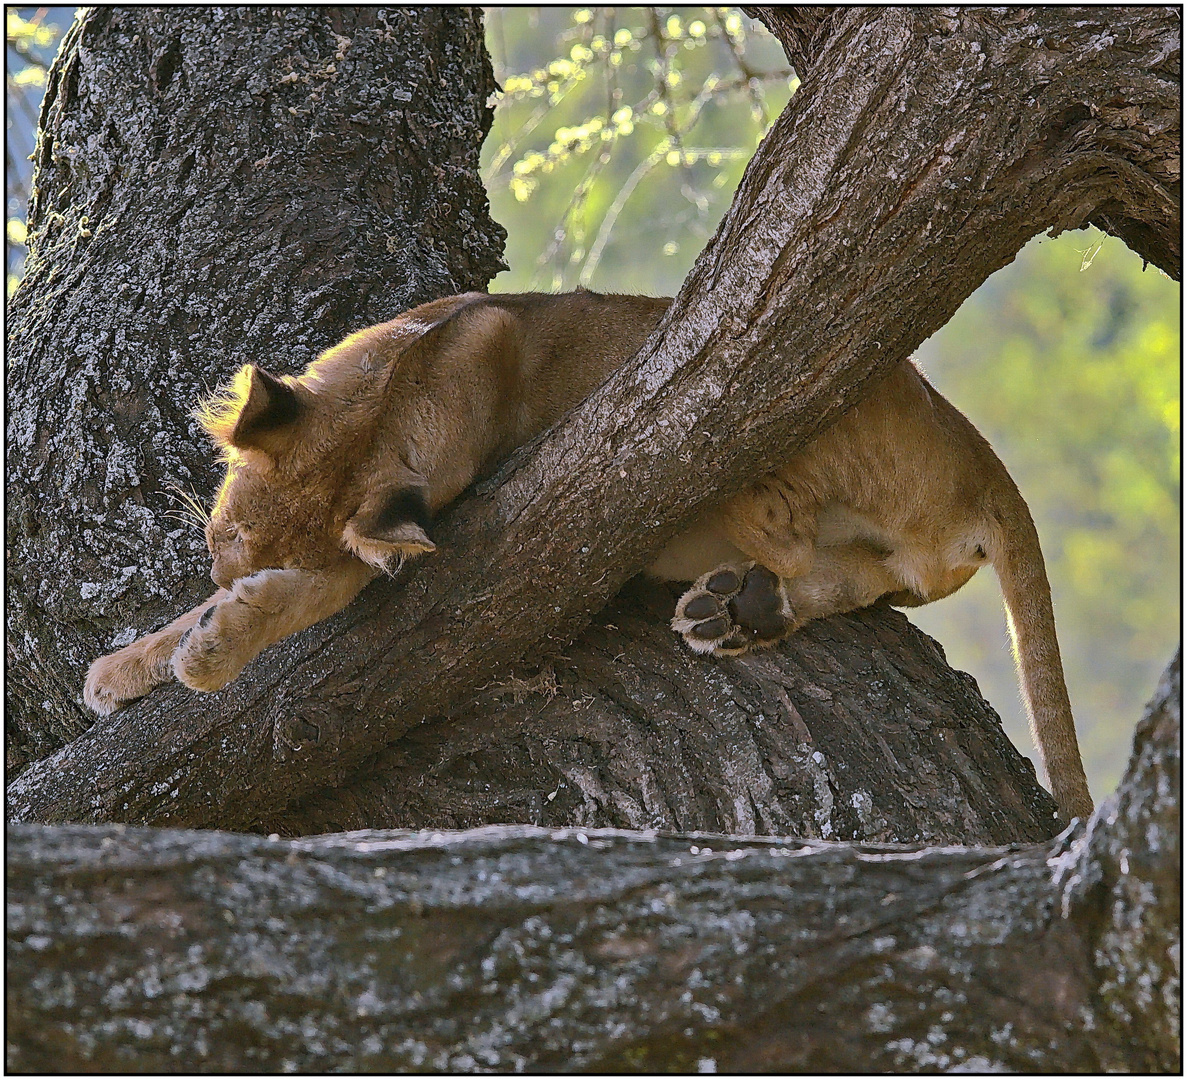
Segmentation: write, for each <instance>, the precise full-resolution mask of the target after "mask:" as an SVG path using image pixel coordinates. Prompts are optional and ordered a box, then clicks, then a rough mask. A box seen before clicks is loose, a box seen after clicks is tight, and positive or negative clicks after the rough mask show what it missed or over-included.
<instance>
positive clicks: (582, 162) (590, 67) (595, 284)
mask: <svg viewBox="0 0 1187 1080" xmlns="http://www.w3.org/2000/svg"><path fill="white" fill-rule="evenodd" d="M72 12H73V9H72V8H41V9H33V8H28V9H12V8H10V9H8V12H7V18H8V26H7V33H8V45H9V50H10V55H9V61H10V63H9V74H8V94H9V142H8V143H7V144H6V155H7V169H8V182H9V191H8V213H7V236H8V241H9V259H8V267H9V270H8V273H9V282H8V290H9V292H10V293H11V291H12V289H13V288H14V287H15V283H16V281H17V280H19V275H20V273H21V272H22V266H21V263H22V261H23V257H24V247H23V241H24V236H25V222H24V212H25V210H24V204H25V201H26V199H27V197H28V175H29V171H30V168H31V166H30V165H29V163H28V162H27V161H24V160H23V158H24V156H25V155H26V154H28V153H29V152H31V150H32V132H33V128H34V127H35V123H36V112H37V106H38V101H39V99H40V95H41V91H42V88H43V87H44V77H45V70H46V68H47V67H48V63H49V60H50V59H51V58H52V55H53V52H54V50H55V48H56V45H57V41H58V39H59V38H60V36H61V33H62V32H63V31H64V29H65V26H66V25H67V24H68V22H69V18H70V15H71V14H72ZM22 13H23V14H24V16H25V17H24V18H22V17H21V15H22ZM487 42H488V45H489V47H490V50H491V53H492V57H493V60H494V65H495V73H496V78H497V79H498V80H499V82H500V83H501V85H502V87H503V93H502V95H501V96H500V98H499V103H498V107H497V109H496V111H495V118H494V122H493V126H492V130H491V134H490V136H489V138H488V139H487V140H486V143H485V145H484V149H483V169H484V178H485V180H486V183H487V186H488V189H489V190H490V195H491V203H492V212H493V214H494V216H495V218H496V219H497V220H499V221H500V222H502V223H503V224H504V225H505V226H506V227H507V229H508V234H509V235H508V242H507V252H506V258H507V261H508V264H509V266H510V269H509V270H508V271H506V272H505V273H503V274H501V275H500V276H499V277H498V278H497V279H496V280H495V282H493V283H492V287H493V288H495V289H498V290H501V291H515V290H519V289H525V288H562V287H564V288H569V287H573V286H574V285H576V284H582V285H586V286H588V287H592V288H599V289H603V290H608V291H617V292H629V291H639V292H649V293H652V294H662V293H672V292H675V291H676V289H677V288H678V287H679V284H680V282H681V281H682V280H683V278H684V276H685V275H686V273H687V271H688V268H689V267H690V266H691V264H692V260H693V258H694V257H695V255H696V253H697V251H698V250H699V249H700V247H701V245H702V244H703V242H704V240H705V239H706V238H707V237H708V235H709V234H710V233H711V232H712V230H713V229H714V228H716V226H717V222H718V220H719V218H720V215H721V214H722V213H723V212H724V210H725V208H726V207H727V206H728V203H729V199H730V197H731V195H732V193H733V190H734V188H735V187H736V186H737V183H738V180H739V179H740V177H741V173H742V169H743V167H744V165H745V162H746V160H747V159H748V158H749V156H750V154H751V153H752V152H753V149H754V146H755V145H757V142H758V141H759V140H760V139H761V137H762V135H763V134H764V133H765V131H766V129H767V127H768V126H769V124H770V122H771V121H772V120H773V118H774V117H775V116H776V115H778V112H779V110H780V109H781V108H782V106H783V105H784V104H785V102H786V100H787V97H788V94H789V92H791V91H794V88H795V87H796V86H798V85H799V80H798V78H797V77H796V75H795V74H794V72H791V70H790V68H789V67H788V65H787V60H786V57H785V56H784V54H783V52H782V50H781V49H780V48H779V46H778V44H777V43H776V42H775V41H774V39H773V38H772V37H771V36H770V34H769V33H768V32H767V31H766V29H765V28H764V27H763V26H762V24H761V23H758V22H753V21H751V20H750V19H747V18H745V17H743V16H742V15H740V14H739V13H738V12H737V10H736V9H732V8H663V9H655V8H651V9H648V8H507V9H502V8H492V9H491V10H490V12H489V16H488V19H487ZM1141 267H1142V264H1141V261H1140V260H1139V259H1138V258H1137V257H1136V256H1135V255H1133V253H1132V252H1130V251H1128V249H1126V248H1125V246H1124V245H1123V244H1122V243H1121V242H1119V241H1118V240H1116V239H1115V238H1110V237H1106V236H1104V235H1103V234H1100V233H1097V232H1094V231H1088V232H1086V233H1079V232H1076V233H1069V234H1065V235H1064V236H1061V237H1059V238H1057V239H1055V240H1043V241H1035V242H1033V243H1032V244H1031V245H1030V246H1028V247H1027V248H1026V249H1025V250H1024V251H1023V252H1022V253H1021V255H1020V256H1019V258H1018V260H1017V261H1016V262H1015V263H1014V265H1012V266H1011V267H1009V268H1007V269H1005V270H1003V271H999V273H998V274H996V275H994V277H993V278H991V279H990V280H989V281H988V282H987V283H986V284H985V285H984V286H983V287H982V288H981V289H980V290H978V291H977V292H976V293H975V294H974V295H973V296H972V297H970V298H969V300H968V302H967V303H966V305H965V306H964V307H963V308H962V309H961V311H960V312H959V313H958V314H957V316H956V317H955V318H954V319H953V320H952V322H950V323H949V324H948V325H947V326H945V327H944V328H943V329H942V330H941V331H940V332H939V333H938V334H937V335H936V337H935V338H933V339H932V340H931V341H929V342H927V343H926V344H925V345H924V346H922V347H921V349H920V352H919V356H920V359H921V360H922V362H923V364H924V367H925V368H926V369H927V371H928V374H929V376H930V377H931V378H932V380H933V381H934V382H936V384H937V385H938V386H939V388H940V389H941V390H942V391H943V392H944V394H945V395H946V396H948V397H949V398H950V399H951V400H953V401H955V402H956V403H957V404H958V406H959V407H960V408H962V409H963V410H964V411H965V412H966V413H968V414H969V415H970V417H971V418H972V419H973V421H974V422H975V423H976V424H977V426H978V427H979V428H980V429H981V430H982V431H983V432H984V433H985V434H986V435H987V436H988V437H989V439H990V441H991V442H992V443H993V445H994V446H995V447H996V448H997V450H998V452H999V454H1000V455H1001V456H1002V457H1003V458H1004V460H1005V461H1006V462H1007V464H1008V466H1009V467H1010V469H1011V472H1012V473H1013V474H1014V475H1015V477H1016V479H1017V480H1018V482H1019V484H1020V486H1021V487H1022V490H1023V491H1024V492H1025V493H1026V495H1027V498H1028V500H1029V501H1030V503H1031V507H1032V510H1033V512H1034V514H1035V517H1036V519H1037V521H1038V524H1039V529H1040V533H1041V535H1042V537H1043V540H1044V551H1045V553H1046V557H1047V562H1048V572H1049V575H1050V577H1051V579H1052V587H1053V591H1054V595H1055V601H1056V612H1057V618H1058V622H1059V629H1060V640H1061V642H1062V644H1063V650H1064V664H1065V668H1066V672H1067V679H1068V687H1069V693H1070V694H1071V697H1072V704H1073V708H1074V711H1075V714H1076V717H1077V722H1078V725H1079V727H1080V730H1081V739H1082V748H1083V752H1084V757H1085V765H1086V768H1087V770H1088V775H1089V780H1090V782H1091V784H1092V787H1093V789H1094V791H1095V792H1096V793H1097V795H1098V796H1099V795H1102V794H1104V793H1105V792H1108V791H1110V790H1112V788H1113V787H1114V786H1115V784H1116V782H1117V779H1118V777H1119V775H1120V769H1121V767H1122V765H1123V763H1124V761H1125V758H1126V755H1127V753H1128V746H1129V738H1130V732H1131V729H1132V725H1133V718H1134V717H1135V716H1136V715H1137V710H1138V707H1139V706H1140V704H1141V703H1142V702H1143V701H1144V700H1145V698H1146V696H1147V694H1148V692H1149V687H1150V686H1151V685H1152V682H1153V680H1154V679H1155V677H1156V676H1157V673H1158V671H1159V670H1160V667H1161V659H1160V658H1161V657H1163V656H1165V655H1166V653H1167V651H1168V650H1169V649H1170V648H1171V646H1172V644H1173V642H1174V641H1175V640H1176V638H1177V633H1178V625H1179V610H1178V607H1177V606H1175V605H1169V604H1167V602H1166V598H1167V597H1168V596H1171V595H1176V596H1177V595H1178V592H1179V570H1180V563H1179V542H1178V537H1179V529H1178V519H1179V514H1180V484H1179V475H1180V469H1179V461H1178V456H1177V447H1178V440H1179V434H1180V433H1179V422H1178V421H1179V407H1180V406H1179V397H1178V388H1179V364H1178V357H1179V349H1180V334H1179V330H1180V326H1179V320H1178V317H1177V312H1178V304H1179V287H1178V285H1177V284H1176V283H1173V282H1171V281H1169V280H1168V279H1167V278H1166V277H1165V275H1162V274H1161V273H1160V272H1158V271H1157V270H1154V269H1145V270H1144V272H1143V269H1141ZM910 617H911V619H912V620H913V621H915V622H917V623H918V624H919V625H920V626H922V627H923V628H924V629H925V630H927V631H928V632H929V633H932V634H933V635H935V636H936V637H937V638H939V640H940V641H942V642H943V643H944V646H945V648H946V649H947V652H948V655H949V658H950V660H951V661H952V663H953V664H954V665H955V666H956V667H958V668H963V669H965V670H968V671H970V672H972V673H973V674H974V675H976V677H977V679H978V681H979V682H980V683H981V686H982V689H983V691H984V692H985V693H986V695H987V696H988V697H989V699H990V700H991V701H992V702H993V704H994V706H995V707H996V709H997V710H998V711H999V712H1000V714H1001V715H1002V717H1003V720H1004V721H1005V723H1006V727H1007V731H1008V732H1009V733H1010V735H1011V737H1012V738H1013V740H1014V742H1015V744H1016V745H1019V746H1022V747H1027V746H1028V745H1029V742H1028V736H1027V733H1026V720H1025V715H1024V713H1023V711H1022V708H1021V703H1020V702H1019V700H1018V696H1017V689H1016V680H1015V675H1014V671H1013V665H1012V662H1011V660H1010V656H1009V645H1008V639H1007V637H1006V635H1005V630H1004V622H1003V620H1002V618H1001V607H1000V594H999V592H998V589H997V585H996V582H995V581H993V580H992V578H991V577H990V575H986V574H981V575H978V576H977V577H976V578H974V579H973V581H972V582H971V583H970V584H969V585H968V586H966V588H965V589H963V590H962V591H961V592H960V593H958V594H957V595H956V596H955V597H952V598H950V599H948V600H946V601H945V602H944V603H942V604H939V605H932V606H930V607H927V608H924V609H916V610H914V611H912V612H911V613H910Z"/></svg>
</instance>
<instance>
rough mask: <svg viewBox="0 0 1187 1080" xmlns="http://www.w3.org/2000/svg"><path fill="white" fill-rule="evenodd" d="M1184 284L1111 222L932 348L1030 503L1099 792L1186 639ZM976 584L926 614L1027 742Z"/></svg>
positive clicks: (946, 387)
mask: <svg viewBox="0 0 1187 1080" xmlns="http://www.w3.org/2000/svg"><path fill="white" fill-rule="evenodd" d="M1179 295H1180V289H1179V286H1178V285H1177V284H1175V283H1174V282H1172V281H1170V280H1169V279H1168V278H1166V277H1165V276H1164V275H1163V274H1161V273H1159V272H1158V271H1157V270H1155V269H1153V268H1149V269H1147V270H1145V271H1144V272H1143V270H1142V263H1141V259H1139V258H1138V257H1137V256H1135V255H1134V254H1133V253H1132V252H1130V251H1129V250H1128V249H1127V248H1126V247H1125V245H1124V244H1123V243H1122V242H1121V241H1120V240H1117V239H1115V238H1113V237H1106V236H1105V235H1104V234H1102V233H1099V232H1097V231H1096V230H1092V231H1091V232H1088V233H1070V234H1065V235H1064V236H1062V237H1060V238H1059V239H1057V240H1043V241H1032V243H1031V244H1029V245H1028V246H1027V247H1026V248H1025V249H1024V250H1023V251H1022V253H1021V254H1020V255H1019V256H1018V258H1017V260H1016V261H1015V262H1014V264H1013V265H1012V266H1010V267H1007V268H1006V269H1004V270H1002V271H1000V272H999V273H997V274H995V275H994V276H993V277H992V278H991V279H990V280H989V281H988V282H986V284H985V285H984V286H983V287H982V288H981V289H980V290H978V292H977V293H976V294H974V296H972V297H971V298H970V299H969V300H968V302H967V303H966V304H965V305H964V306H963V307H962V308H961V310H960V311H959V312H958V313H957V314H956V316H955V318H953V319H952V321H951V322H950V323H949V324H948V325H947V326H945V327H944V328H943V330H941V331H940V332H939V333H938V334H936V336H935V337H934V338H933V339H932V340H931V341H930V342H928V343H927V344H926V345H925V346H924V348H923V350H921V357H922V358H923V360H924V364H925V366H926V368H927V370H928V373H929V375H930V376H931V377H932V379H933V381H934V382H935V383H936V385H937V386H938V387H939V388H940V389H941V390H942V391H943V393H944V394H945V395H946V396H947V397H948V398H950V399H951V400H952V401H953V402H954V403H955V404H956V405H957V407H959V408H960V409H962V410H963V411H964V412H966V413H967V414H968V416H969V418H970V419H971V420H972V421H973V422H974V423H975V424H976V425H977V427H978V428H980V429H981V431H982V432H983V433H984V434H985V436H986V438H988V439H989V441H990V442H991V443H992V444H993V445H994V447H995V448H996V449H997V451H998V453H999V455H1000V456H1001V457H1002V459H1003V460H1004V461H1005V462H1006V464H1007V466H1008V467H1009V469H1010V471H1011V473H1012V474H1013V476H1014V478H1015V480H1016V481H1017V482H1018V486H1019V487H1020V488H1021V489H1022V492H1023V494H1024V495H1025V496H1026V498H1027V500H1028V501H1029V502H1030V505H1031V509H1032V512H1033V514H1034V517H1035V521H1036V523H1037V524H1038V527H1039V533H1040V536H1041V537H1042V541H1043V550H1044V552H1045V553H1046V558H1047V563H1048V574H1049V576H1050V578H1051V586H1052V590H1053V593H1054V597H1055V605H1056V619H1057V622H1058V625H1059V634H1060V641H1061V643H1062V645H1063V652H1064V662H1065V666H1066V668H1067V675H1068V684H1069V692H1070V693H1071V697H1072V707H1073V710H1074V712H1075V714H1076V718H1077V723H1078V725H1079V728H1080V731H1081V738H1082V742H1083V749H1084V752H1085V755H1086V758H1087V762H1086V764H1087V766H1088V774H1089V779H1090V781H1092V784H1093V787H1094V789H1095V791H1096V794H1097V795H1098V797H1099V796H1101V795H1104V794H1107V793H1108V792H1109V791H1111V790H1112V789H1113V787H1114V786H1115V785H1116V782H1117V781H1118V780H1119V779H1120V775H1121V770H1122V768H1123V767H1124V764H1125V762H1126V760H1127V758H1128V753H1129V746H1128V742H1129V734H1130V732H1131V730H1132V728H1133V723H1134V721H1135V720H1136V719H1137V717H1138V716H1139V715H1140V712H1141V708H1142V705H1143V703H1144V702H1145V700H1146V698H1147V697H1148V696H1149V695H1150V693H1151V692H1152V690H1153V688H1154V685H1155V683H1156V681H1157V678H1158V675H1159V673H1160V672H1161V670H1162V668H1163V667H1164V666H1165V664H1166V663H1167V661H1169V659H1170V656H1171V653H1172V652H1173V650H1174V647H1175V644H1176V642H1177V641H1178V638H1179V627H1180V604H1179V581H1180V554H1179V536H1180V529H1179V523H1180V481H1179V477H1180V451H1179V446H1180V443H1179V439H1180V426H1179V416H1180V400H1179V348H1180V325H1179ZM984 576H986V577H988V575H984ZM977 584H978V585H979V586H980V587H979V588H973V587H972V586H970V587H969V588H968V589H966V590H964V592H962V593H961V594H959V595H958V596H956V597H953V598H952V599H951V600H948V601H945V602H944V603H943V604H938V605H933V606H932V607H930V608H927V609H924V610H921V611H919V612H912V613H911V615H912V618H914V619H915V621H917V622H918V623H919V624H920V625H922V626H924V628H925V629H927V630H928V631H929V632H930V633H933V634H935V635H936V636H937V637H938V638H939V639H940V640H941V641H943V642H944V643H945V646H946V648H947V649H948V653H949V659H950V660H951V661H952V662H953V663H954V664H955V665H956V666H957V667H964V668H966V669H967V670H969V671H971V672H973V674H974V675H976V676H977V678H978V680H979V681H980V682H981V684H982V689H983V691H984V692H985V693H986V694H987V695H988V696H989V698H990V700H992V701H993V703H994V705H995V707H997V708H998V710H999V711H1000V712H1001V713H1002V714H1003V717H1004V718H1006V719H1007V720H1009V721H1011V726H1012V727H1013V730H1012V731H1011V734H1012V735H1013V736H1014V738H1015V740H1016V741H1018V742H1019V744H1020V745H1023V746H1025V745H1027V739H1026V736H1025V721H1024V719H1023V714H1022V710H1021V706H1020V705H1019V704H1018V700H1017V692H1016V690H1015V689H1014V676H1013V671H1012V665H1011V662H1010V659H1009V655H1008V646H1007V644H1006V638H1005V632H1004V629H1002V627H1003V622H1002V618H1001V614H1000V601H999V599H998V593H997V590H996V588H995V587H993V586H992V585H991V584H990V583H989V582H987V581H982V582H978V583H977Z"/></svg>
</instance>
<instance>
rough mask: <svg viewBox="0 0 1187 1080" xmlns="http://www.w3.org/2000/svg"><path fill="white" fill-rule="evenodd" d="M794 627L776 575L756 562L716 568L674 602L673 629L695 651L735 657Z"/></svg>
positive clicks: (785, 633) (775, 639) (769, 641)
mask: <svg viewBox="0 0 1187 1080" xmlns="http://www.w3.org/2000/svg"><path fill="white" fill-rule="evenodd" d="M793 628H794V622H793V619H792V614H791V610H790V607H789V605H788V603H787V595H786V593H785V592H784V590H783V583H782V582H781V581H780V580H779V577H778V575H777V574H774V573H772V572H771V571H770V570H768V569H767V568H766V567H765V566H759V565H758V564H757V563H746V564H744V565H743V566H738V567H735V566H719V567H718V568H717V569H716V570H711V571H709V573H707V574H705V575H704V576H703V577H701V578H699V579H698V580H697V581H696V582H695V583H694V584H693V586H692V588H691V589H689V590H688V592H686V593H685V594H684V595H683V596H682V597H681V598H680V601H679V603H678V604H677V605H676V614H675V616H673V618H672V629H673V630H675V631H676V632H677V633H679V634H681V635H682V636H683V638H684V640H685V641H686V642H687V643H688V645H689V647H690V648H692V649H693V650H694V651H696V652H702V653H707V652H712V653H719V654H721V655H724V656H738V655H740V654H742V653H744V652H747V651H749V650H750V649H753V648H762V647H763V646H766V645H773V644H774V643H775V642H776V641H779V640H780V639H781V638H784V637H786V636H787V634H788V633H790V632H791V630H792V629H793Z"/></svg>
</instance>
